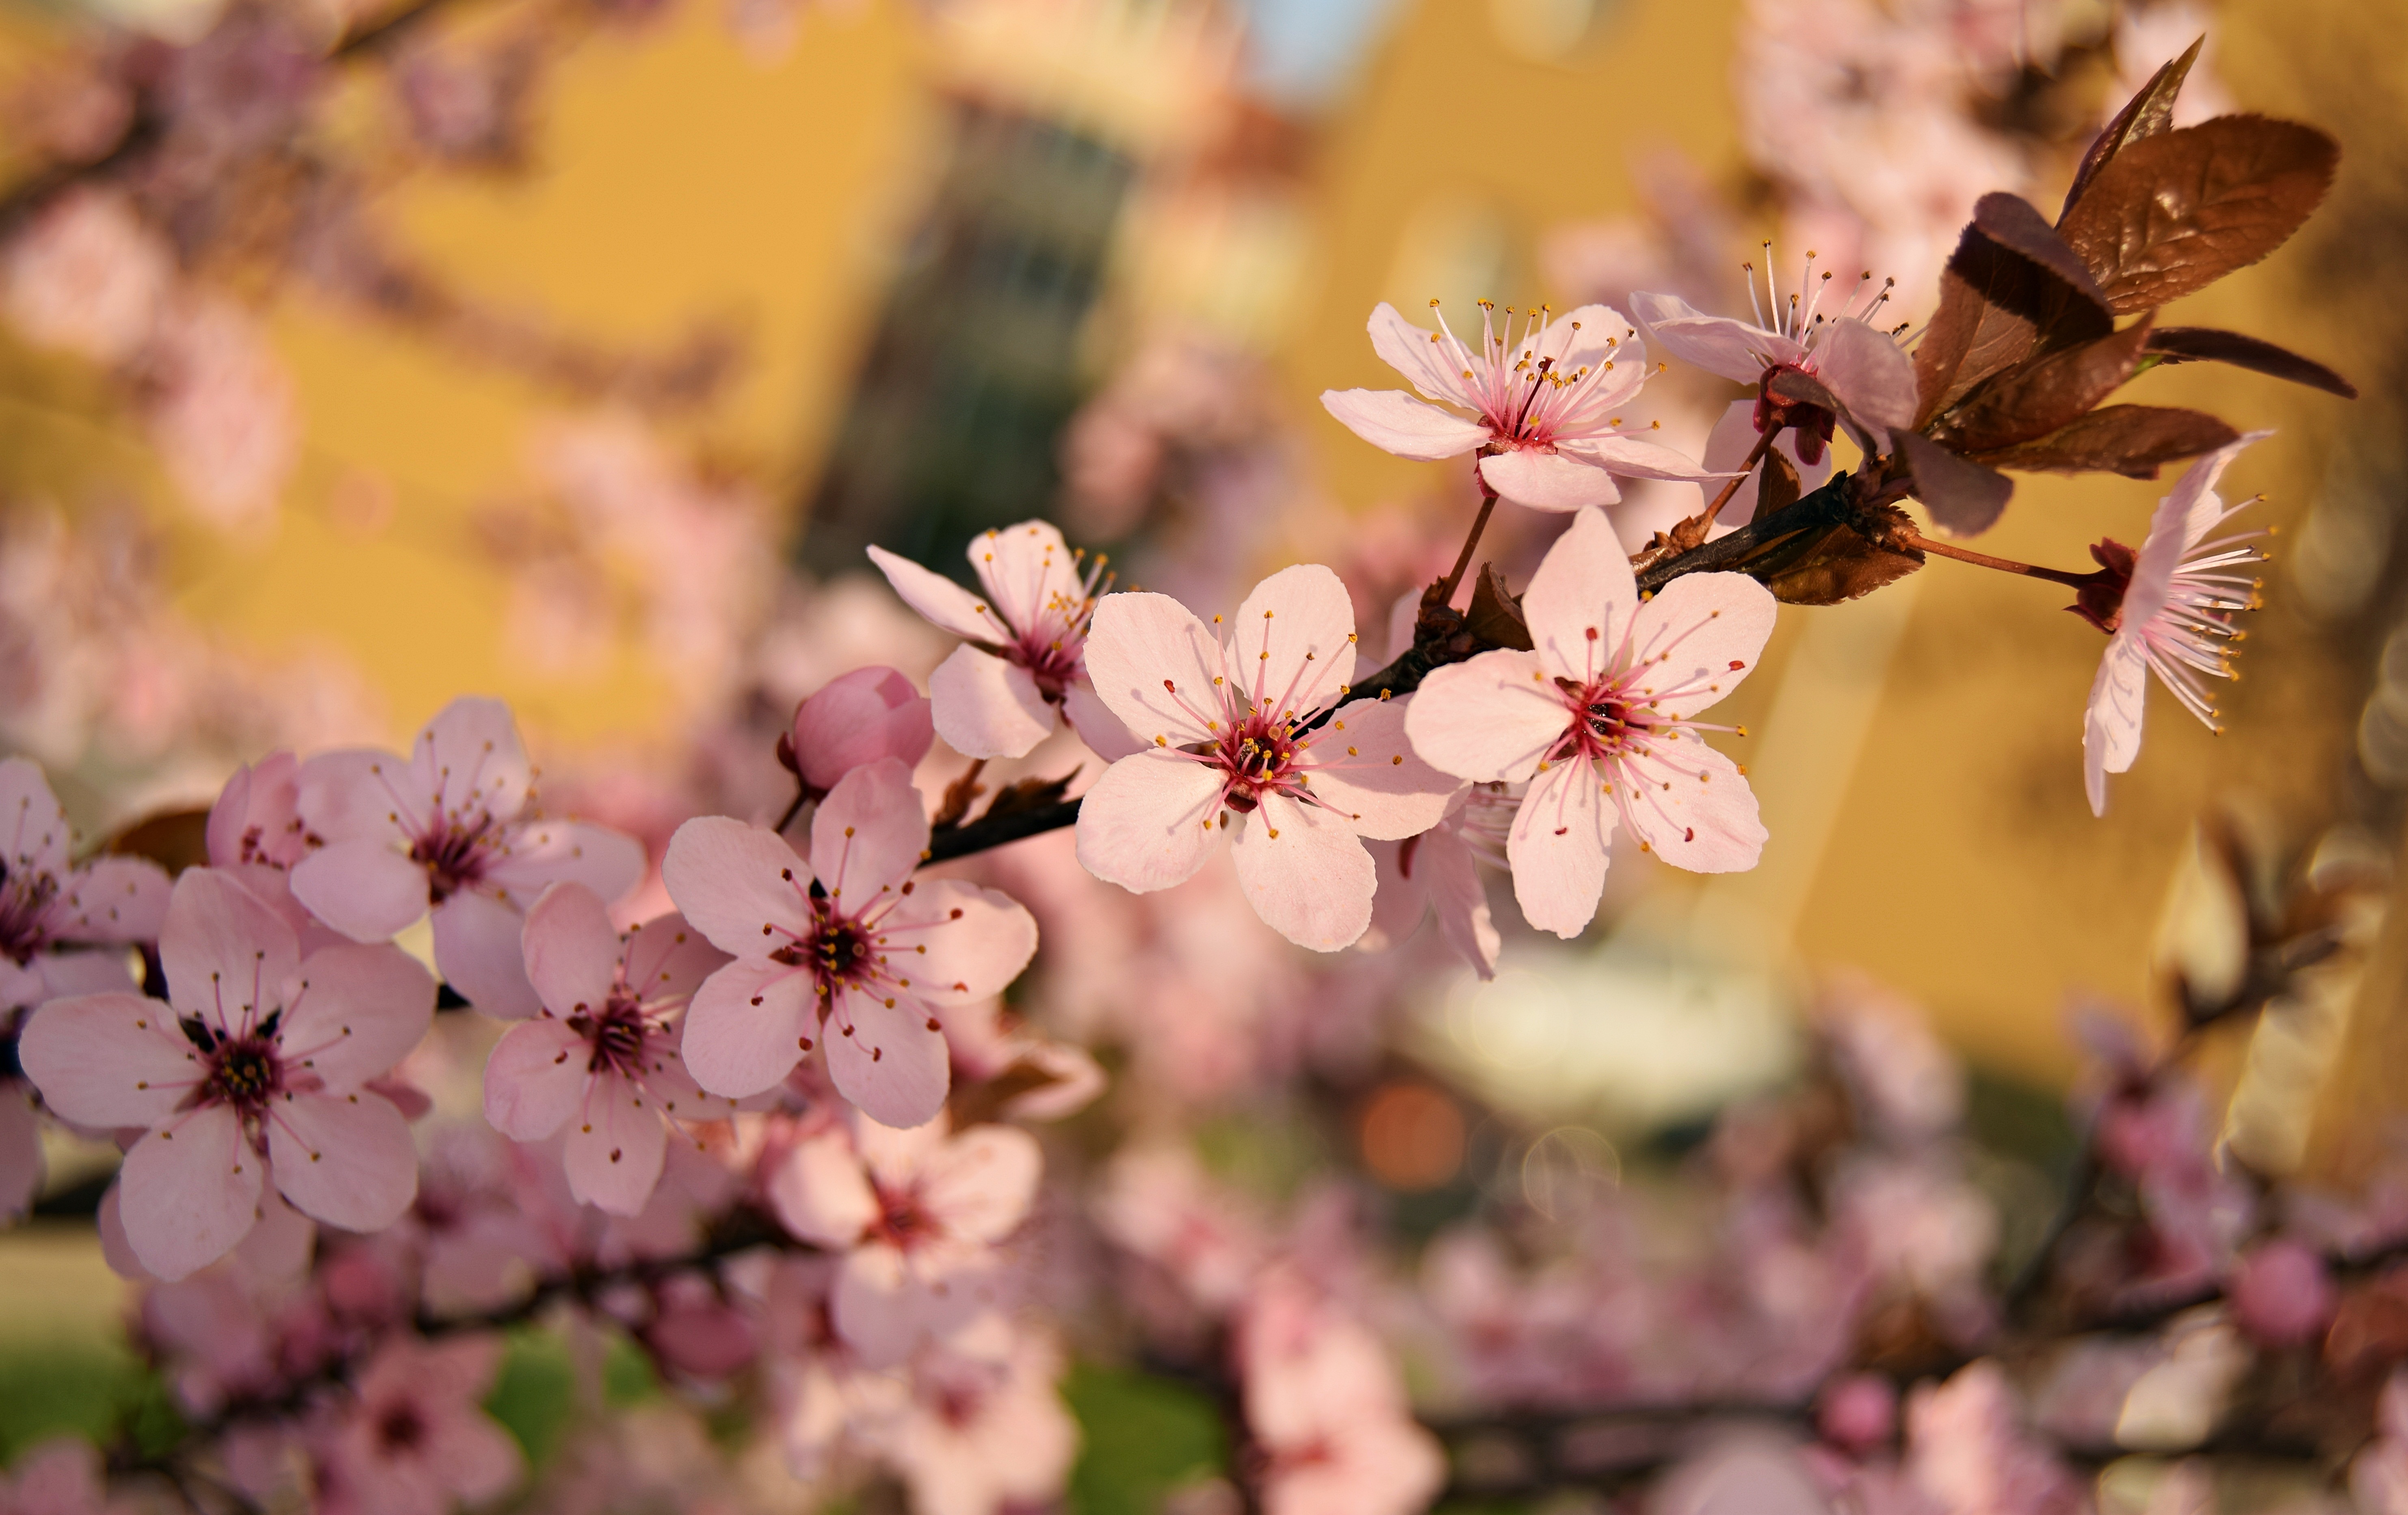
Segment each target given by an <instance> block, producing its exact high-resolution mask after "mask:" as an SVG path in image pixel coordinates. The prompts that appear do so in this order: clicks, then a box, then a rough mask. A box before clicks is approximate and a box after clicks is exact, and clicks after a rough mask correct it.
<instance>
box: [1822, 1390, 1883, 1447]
mask: <svg viewBox="0 0 2408 1515" xmlns="http://www.w3.org/2000/svg"><path fill="white" fill-rule="evenodd" d="M1814 1420H1815V1423H1816V1424H1817V1425H1818V1426H1819V1427H1820V1428H1821V1430H1822V1433H1823V1436H1824V1439H1825V1440H1827V1441H1829V1442H1831V1443H1833V1444H1834V1445H1836V1446H1840V1447H1844V1448H1846V1449H1847V1450H1850V1451H1863V1450H1866V1449H1867V1448H1871V1447H1878V1446H1880V1445H1881V1444H1882V1443H1884V1442H1885V1441H1887V1440H1889V1438H1890V1436H1892V1435H1893V1434H1894V1433H1895V1432H1896V1431H1897V1429H1898V1390H1897V1389H1895V1388H1893V1387H1892V1386H1891V1384H1890V1381H1889V1380H1888V1379H1887V1378H1881V1377H1878V1376H1877V1375H1874V1374H1871V1373H1852V1374H1850V1375H1848V1376H1847V1377H1845V1378H1840V1379H1838V1380H1837V1381H1835V1382H1834V1383H1832V1385H1831V1386H1830V1387H1829V1388H1828V1390H1826V1391H1824V1393H1823V1402H1822V1403H1821V1404H1820V1405H1819V1406H1817V1407H1815V1410H1814Z"/></svg>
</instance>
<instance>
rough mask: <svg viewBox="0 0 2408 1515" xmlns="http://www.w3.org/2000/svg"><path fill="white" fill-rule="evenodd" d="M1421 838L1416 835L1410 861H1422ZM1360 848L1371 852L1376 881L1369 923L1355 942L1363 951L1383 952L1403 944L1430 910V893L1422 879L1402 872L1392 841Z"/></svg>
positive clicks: (1396, 844) (1395, 844)
mask: <svg viewBox="0 0 2408 1515" xmlns="http://www.w3.org/2000/svg"><path fill="white" fill-rule="evenodd" d="M1411 845H1412V848H1413V854H1412V856H1413V863H1414V867H1415V868H1416V870H1418V869H1419V867H1420V863H1421V851H1420V849H1421V840H1420V839H1415V840H1414V841H1412V844H1411ZM1363 849H1364V850H1365V851H1367V852H1369V854H1370V855H1371V866H1372V867H1373V868H1374V869H1376V870H1378V873H1379V883H1378V885H1377V887H1374V888H1373V890H1372V893H1371V924H1370V925H1369V926H1367V927H1365V928H1364V930H1363V934H1362V936H1361V937H1360V938H1359V939H1358V940H1357V941H1356V942H1355V945H1356V946H1357V947H1359V948H1361V949H1362V950H1364V951H1366V952H1385V951H1388V950H1389V949H1391V948H1393V947H1398V946H1401V945H1404V943H1405V941H1406V939H1407V938H1409V937H1411V936H1412V934H1413V932H1414V931H1415V930H1417V929H1418V928H1419V927H1420V926H1421V923H1422V917H1423V916H1426V915H1428V914H1429V896H1428V894H1427V893H1426V891H1425V890H1424V889H1423V888H1422V883H1421V880H1420V879H1418V878H1416V877H1413V876H1412V874H1409V873H1405V872H1404V870H1403V867H1402V866H1401V864H1400V863H1399V862H1398V855H1399V853H1400V852H1401V851H1402V848H1401V847H1400V845H1399V844H1398V843H1395V842H1379V841H1367V842H1365V843H1364V844H1363Z"/></svg>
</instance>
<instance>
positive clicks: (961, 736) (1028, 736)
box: [928, 642, 1054, 757]
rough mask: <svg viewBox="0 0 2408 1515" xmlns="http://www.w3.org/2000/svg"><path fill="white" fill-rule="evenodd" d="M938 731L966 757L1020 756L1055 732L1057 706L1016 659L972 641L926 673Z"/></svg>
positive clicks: (964, 644) (954, 650)
mask: <svg viewBox="0 0 2408 1515" xmlns="http://www.w3.org/2000/svg"><path fill="white" fill-rule="evenodd" d="M928 698H929V700H931V701H932V702H933V704H934V707H935V712H936V714H935V720H936V728H937V734H938V735H939V736H941V737H943V738H944V739H945V741H946V743H948V744H949V745H951V746H952V747H953V750H954V751H955V752H958V753H960V754H961V755H962V756H963V757H1022V756H1024V755H1025V754H1026V753H1027V751H1028V749H1029V748H1031V747H1033V746H1035V745H1037V743H1040V742H1042V741H1044V740H1045V739H1046V738H1047V737H1049V736H1051V735H1053V734H1054V707H1053V706H1051V705H1049V704H1047V703H1046V702H1045V697H1044V696H1043V695H1041V694H1039V693H1038V692H1037V680H1036V679H1035V678H1034V677H1032V676H1031V675H1030V673H1029V671H1028V670H1026V669H1025V668H1022V667H1021V666H1020V665H1019V664H1017V663H1007V662H1005V661H1004V660H1003V659H1002V658H1000V657H997V656H995V654H993V653H990V652H984V651H982V650H981V649H979V648H977V647H973V646H971V645H970V644H969V643H968V642H964V643H963V644H962V645H960V646H958V647H956V648H954V649H953V656H951V657H948V658H946V659H945V660H944V661H943V662H941V663H939V664H938V665H937V671H935V672H934V673H931V674H929V675H928Z"/></svg>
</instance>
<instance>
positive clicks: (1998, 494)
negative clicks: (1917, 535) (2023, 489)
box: [1897, 431, 2015, 537]
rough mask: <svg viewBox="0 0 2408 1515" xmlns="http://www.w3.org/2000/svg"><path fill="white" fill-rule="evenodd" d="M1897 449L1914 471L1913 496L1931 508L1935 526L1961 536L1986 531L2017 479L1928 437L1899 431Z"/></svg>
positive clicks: (1995, 520)
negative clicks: (1958, 453) (1991, 468)
mask: <svg viewBox="0 0 2408 1515" xmlns="http://www.w3.org/2000/svg"><path fill="white" fill-rule="evenodd" d="M1897 435H1898V443H1899V452H1900V453H1901V454H1904V456H1905V458H1906V464H1907V467H1908V468H1910V469H1914V498H1917V499H1919V500H1921V501H1923V504H1924V508H1925V509H1927V510H1928V511H1930V512H1931V521H1932V524H1933V525H1934V526H1937V527H1940V528H1941V529H1942V530H1943V531H1949V532H1953V533H1955V534H1956V535H1957V536H1960V537H1971V536H1973V535H1976V534H1977V533H1980V532H1984V531H1987V530H1989V529H1990V527H1993V526H1995V525H1997V524H1998V519H1999V513H2000V512H2001V511H2004V510H2005V509H2006V508H2007V501H2008V500H2009V499H2010V498H2013V497H2014V492H2015V482H2014V480H2013V479H2010V478H2008V477H2006V476H2005V475H2004V474H2001V473H1995V472H1993V471H1991V470H1990V469H1985V468H1984V467H1983V466H1982V465H1981V464H1979V463H1973V462H1969V461H1967V460H1966V459H1964V458H1962V457H1959V456H1957V454H1955V453H1953V452H1951V451H1950V450H1949V449H1947V448H1945V447H1942V445H1940V443H1938V442H1936V441H1933V440H1931V439H1930V438H1928V437H1921V436H1917V435H1915V434H1914V433H1913V432H1906V431H1902V432H1899V433H1898V434H1897Z"/></svg>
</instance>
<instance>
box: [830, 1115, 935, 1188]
mask: <svg viewBox="0 0 2408 1515" xmlns="http://www.w3.org/2000/svg"><path fill="white" fill-rule="evenodd" d="M851 1124H852V1127H853V1153H854V1155H855V1156H856V1157H858V1158H859V1159H860V1161H861V1165H862V1166H863V1167H864V1168H865V1169H867V1171H868V1174H869V1180H870V1182H871V1183H872V1184H873V1185H876V1186H878V1187H882V1188H884V1189H888V1190H898V1191H899V1190H906V1189H910V1188H911V1187H912V1186H913V1185H915V1184H917V1183H918V1182H919V1181H920V1170H921V1169H923V1168H925V1167H926V1166H927V1165H928V1164H929V1163H930V1162H933V1161H936V1158H937V1154H939V1152H942V1151H943V1150H944V1149H945V1144H946V1143H947V1142H949V1141H952V1140H953V1123H952V1121H951V1120H950V1119H947V1118H939V1119H935V1120H928V1121H924V1122H923V1123H921V1124H919V1125H917V1126H888V1125H882V1124H881V1123H879V1122H878V1121H875V1120H872V1119H870V1118H868V1117H867V1116H865V1115H863V1114H861V1113H860V1112H859V1111H857V1110H856V1111H854V1112H853V1120H852V1122H851Z"/></svg>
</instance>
